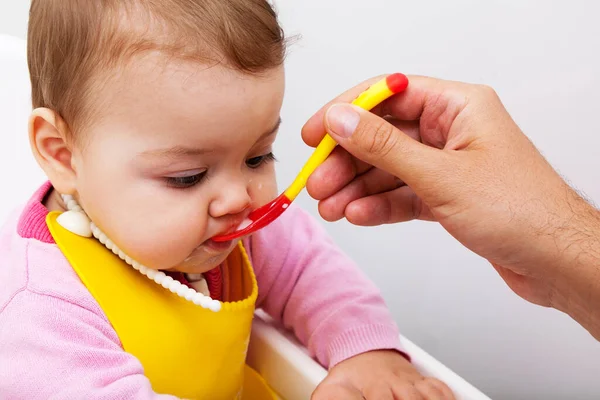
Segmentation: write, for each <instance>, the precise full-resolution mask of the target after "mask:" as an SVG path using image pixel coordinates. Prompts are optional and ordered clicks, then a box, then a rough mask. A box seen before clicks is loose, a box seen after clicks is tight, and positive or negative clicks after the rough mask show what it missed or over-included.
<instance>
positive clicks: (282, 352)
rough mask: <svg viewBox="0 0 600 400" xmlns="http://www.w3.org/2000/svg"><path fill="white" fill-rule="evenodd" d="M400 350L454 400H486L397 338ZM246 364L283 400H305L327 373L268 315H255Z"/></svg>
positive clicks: (411, 345) (406, 340) (453, 375)
mask: <svg viewBox="0 0 600 400" xmlns="http://www.w3.org/2000/svg"><path fill="white" fill-rule="evenodd" d="M400 339H401V340H402V344H403V346H404V349H405V350H406V352H407V353H408V354H410V356H411V359H412V362H413V364H414V365H415V367H416V368H417V369H418V370H419V372H421V373H422V374H423V375H426V376H432V377H435V378H438V379H439V380H441V381H443V382H445V383H446V384H447V385H448V386H449V387H450V389H452V391H453V392H454V396H455V397H456V399H457V400H490V398H489V397H487V396H486V395H485V394H483V393H482V392H480V391H479V390H478V389H476V388H475V387H473V386H472V385H471V384H469V383H468V382H467V381H465V380H464V379H463V378H461V377H460V376H458V375H457V374H456V373H454V372H453V371H451V370H450V369H449V368H447V367H446V366H444V365H443V364H442V363H440V362H439V361H438V360H436V359H435V358H433V357H432V356H431V355H429V354H427V353H426V352H425V351H423V350H422V349H421V348H420V347H418V346H417V345H415V344H414V343H413V342H411V341H410V340H408V339H406V338H405V337H403V336H400ZM248 364H249V365H250V366H251V367H253V368H254V369H255V370H256V371H258V372H259V373H260V374H261V375H262V377H263V378H264V379H265V380H266V381H267V382H268V383H269V385H270V386H271V388H273V390H275V391H276V392H277V393H278V394H279V396H280V397H281V398H282V399H283V400H308V399H310V396H311V394H312V392H313V391H314V389H315V388H316V387H317V385H318V384H319V383H320V382H321V381H322V380H323V379H324V378H325V376H326V375H327V371H326V370H325V369H324V368H323V367H322V366H321V365H320V364H319V363H317V362H316V361H315V360H313V359H312V358H311V357H310V355H309V354H308V351H307V350H306V349H305V348H304V347H303V346H302V345H300V344H299V343H298V341H297V340H296V339H295V338H294V337H293V335H292V334H291V333H290V332H288V331H286V330H285V329H283V328H281V327H280V326H278V325H277V324H276V323H275V322H274V321H273V320H272V319H271V318H270V317H269V316H268V315H266V314H265V313H264V312H262V311H260V310H259V311H257V313H256V318H255V319H254V324H253V327H252V338H251V340H250V349H249V351H248Z"/></svg>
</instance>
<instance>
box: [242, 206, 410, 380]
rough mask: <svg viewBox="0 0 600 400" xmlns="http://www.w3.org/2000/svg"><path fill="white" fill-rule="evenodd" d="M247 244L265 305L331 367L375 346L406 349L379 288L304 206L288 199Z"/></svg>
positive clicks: (269, 312) (265, 307)
mask: <svg viewBox="0 0 600 400" xmlns="http://www.w3.org/2000/svg"><path fill="white" fill-rule="evenodd" d="M248 246H249V247H250V250H249V251H250V253H251V255H250V256H251V258H252V262H253V264H254V268H255V270H256V274H257V279H258V285H259V300H258V301H259V304H258V305H259V307H261V308H263V309H264V310H265V311H266V312H267V313H268V314H269V315H271V316H272V317H273V318H275V319H276V320H278V321H280V322H282V323H283V324H284V326H285V327H286V328H288V329H292V330H293V331H294V333H295V334H296V336H297V337H298V339H299V340H300V341H301V342H302V343H303V344H304V345H306V346H307V347H308V349H309V351H310V352H311V354H312V355H313V356H316V358H317V359H318V360H319V362H320V363H321V364H323V365H325V366H328V367H329V368H331V367H333V366H334V365H336V364H337V363H339V362H341V361H343V360H345V359H347V358H350V357H352V356H355V355H358V354H360V353H364V352H367V351H371V350H383V349H394V350H398V351H401V349H400V340H399V333H398V330H397V327H396V325H395V323H394V321H393V319H392V317H391V315H390V313H389V311H388V309H387V307H386V305H385V303H384V301H383V299H382V297H381V295H380V293H379V290H378V289H377V288H376V287H375V286H374V285H373V283H372V282H371V281H369V280H368V279H367V278H366V277H365V276H364V275H363V274H362V273H361V271H360V270H359V269H358V267H357V266H356V265H355V264H354V263H353V262H352V260H350V259H349V258H348V257H347V256H346V255H345V254H344V253H343V252H342V251H341V250H340V249H339V248H338V247H337V246H336V245H335V244H334V243H333V241H332V240H331V238H330V237H329V236H328V235H327V234H326V233H325V231H324V230H323V228H322V227H320V226H319V225H318V223H317V222H316V221H315V220H314V219H313V218H312V217H311V216H310V215H308V214H307V213H306V212H305V211H303V210H301V209H300V208H298V207H294V206H292V207H290V209H289V210H287V211H286V212H285V213H284V214H283V215H282V216H281V217H280V218H279V219H278V220H277V221H275V222H273V223H272V224H271V225H270V226H268V227H267V228H265V229H263V230H262V231H259V232H258V233H256V234H254V235H253V236H252V237H251V238H250V239H249V243H248Z"/></svg>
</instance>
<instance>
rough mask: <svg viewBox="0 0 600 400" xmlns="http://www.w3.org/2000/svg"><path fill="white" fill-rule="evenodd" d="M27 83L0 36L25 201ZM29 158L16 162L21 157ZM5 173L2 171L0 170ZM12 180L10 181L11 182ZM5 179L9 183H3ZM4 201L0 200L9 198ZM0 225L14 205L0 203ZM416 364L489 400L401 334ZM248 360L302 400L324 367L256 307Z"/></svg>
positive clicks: (9, 144) (1, 78)
mask: <svg viewBox="0 0 600 400" xmlns="http://www.w3.org/2000/svg"><path fill="white" fill-rule="evenodd" d="M29 90H30V84H29V77H28V71H27V62H26V52H25V42H24V41H23V40H21V39H18V38H14V37H11V36H7V35H0V121H2V128H1V129H2V131H0V132H1V135H2V136H1V137H2V142H3V145H2V146H0V169H1V170H2V171H19V173H18V177H16V178H13V177H12V176H10V177H5V176H3V177H2V180H3V183H5V184H6V183H8V184H7V187H11V188H14V193H13V194H15V196H16V197H17V198H20V199H25V198H28V196H29V195H30V194H31V193H33V191H34V190H35V189H36V186H35V185H37V184H38V183H40V182H42V180H43V174H42V173H41V171H38V169H37V168H33V167H32V168H30V169H27V168H25V169H23V167H22V166H21V165H24V164H33V161H29V160H31V156H30V151H29V145H28V143H27V116H28V114H29V112H30V110H31V104H30V93H29ZM22 159H25V160H28V161H26V162H23V163H21V165H17V163H19V162H20V160H22ZM3 175H4V174H3ZM11 179H12V180H13V181H12V182H11V181H10V180H11ZM7 181H8V182H7ZM12 200H16V199H8V200H2V201H12ZM0 205H1V207H0V223H1V222H3V221H4V218H5V217H6V215H7V213H8V211H10V209H11V208H12V207H14V206H17V204H16V203H15V204H0ZM401 340H402V343H403V345H404V348H405V350H406V352H407V353H408V354H410V356H411V358H412V360H413V364H414V365H415V367H416V368H417V369H418V370H419V371H420V372H421V373H422V374H424V375H426V376H432V377H436V378H438V379H440V380H441V381H443V382H445V383H446V384H447V385H448V386H449V387H450V388H451V389H452V391H453V392H454V395H455V396H456V398H457V400H490V399H489V398H488V397H487V396H486V395H484V394H483V393H481V392H480V391H479V390H477V389H476V388H475V387H473V386H472V385H470V384H469V383H468V382H466V381H465V380H464V379H462V378H461V377H460V376H458V375H457V374H455V373H454V372H452V371H451V370H450V369H448V368H446V367H445V366H444V365H442V364H441V363H440V362H439V361H437V360H436V359H435V358H433V357H432V356H430V355H429V354H427V353H426V352H425V351H423V350H422V349H420V348H419V347H418V346H416V345H415V344H414V343H412V342H411V341H410V340H408V339H406V338H405V337H401ZM248 363H249V364H250V365H251V366H252V367H254V369H256V370H257V371H258V372H259V373H260V374H261V375H262V376H263V377H264V378H265V380H266V381H267V382H268V383H269V384H270V386H271V387H272V388H273V389H274V390H275V391H276V392H277V393H278V394H279V395H280V396H281V398H282V399H285V400H307V399H310V396H311V393H312V392H313V390H314V389H315V387H316V386H317V385H318V384H319V383H320V382H321V381H322V380H323V378H324V377H325V376H326V374H327V371H326V370H325V369H324V368H323V367H321V366H320V365H319V364H318V363H317V362H316V361H314V360H313V359H312V358H311V357H310V356H309V354H308V352H307V351H306V349H304V348H303V347H302V346H301V345H300V344H299V343H298V342H297V341H296V340H295V338H294V337H293V335H291V334H290V333H289V332H286V331H285V330H284V329H282V328H280V327H278V326H277V325H276V324H275V323H273V321H272V320H271V319H270V318H269V317H268V316H267V315H266V314H264V313H262V312H261V311H258V312H257V313H256V319H255V321H254V326H253V329H252V339H251V341H250V349H249V353H248Z"/></svg>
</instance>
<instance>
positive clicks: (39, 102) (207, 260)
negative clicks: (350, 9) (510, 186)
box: [0, 0, 452, 400]
mask: <svg viewBox="0 0 600 400" xmlns="http://www.w3.org/2000/svg"><path fill="white" fill-rule="evenodd" d="M284 55H285V38H284V36H283V33H282V30H281V28H280V26H279V25H278V21H277V18H276V14H275V12H274V11H273V9H272V8H271V6H270V5H269V4H268V3H267V1H265V0H161V1H147V0H95V1H90V0H33V2H32V5H31V12H30V22H29V35H28V58H29V68H30V74H31V82H32V96H33V106H34V111H33V113H32V115H31V119H30V123H29V139H30V143H31V148H32V151H33V154H34V156H35V158H36V160H37V162H38V163H39V165H40V166H41V167H42V169H43V170H44V171H45V173H46V175H47V177H48V180H49V182H48V183H46V184H44V185H42V186H41V188H40V189H39V190H38V191H37V192H36V193H35V194H34V195H33V197H32V198H31V199H30V201H29V202H28V203H27V205H26V206H25V207H24V208H23V209H21V210H20V211H19V212H18V213H17V214H15V215H14V216H13V217H12V218H10V219H9V221H8V223H7V224H6V225H5V227H4V229H3V230H2V232H1V234H0V281H1V282H2V284H1V285H0V360H2V362H0V394H1V396H0V397H2V398H7V399H25V398H26V399H48V398H55V399H130V398H135V399H155V398H156V399H159V398H160V399H163V398H164V399H167V398H178V397H185V398H189V397H193V398H202V399H232V398H239V397H240V396H241V395H240V393H241V390H242V381H243V379H242V378H240V377H241V376H243V375H244V371H243V368H244V367H243V364H244V357H245V350H246V347H247V340H248V336H249V327H250V322H251V319H252V314H253V311H254V309H255V307H257V308H262V309H263V310H265V311H266V312H267V313H268V314H270V315H271V316H272V317H273V318H275V319H276V320H278V321H281V322H282V323H283V325H284V326H285V327H287V328H289V329H291V330H293V332H294V333H295V335H296V336H297V337H298V339H299V340H300V341H301V342H302V343H303V344H304V345H306V346H307V347H308V349H309V350H310V352H311V354H312V355H313V356H314V357H315V358H316V359H317V360H318V361H319V362H320V363H321V364H323V365H324V366H326V367H328V368H329V374H328V376H327V378H326V379H325V380H324V381H323V382H322V384H321V385H320V386H319V388H318V389H317V390H316V392H315V394H314V399H316V400H318V399H332V398H343V399H363V398H366V399H393V398H394V399H451V398H452V394H451V393H450V390H449V389H448V387H447V386H446V385H444V384H443V383H441V382H439V381H437V380H435V379H430V378H424V377H422V376H420V375H419V373H418V372H417V371H416V370H415V369H414V368H413V366H412V365H411V364H410V361H409V359H408V356H406V355H405V354H404V353H403V352H402V349H401V347H400V343H399V338H398V332H397V328H396V326H395V324H394V322H393V321H392V319H391V317H390V314H389V312H388V310H387V309H386V307H385V305H384V302H383V300H382V298H381V297H380V295H379V293H378V291H377V289H376V288H375V287H374V286H373V285H372V284H371V283H370V282H369V281H368V280H367V279H366V278H365V277H364V276H363V275H362V274H361V273H360V272H359V271H358V269H357V268H356V266H355V265H354V264H353V263H352V261H351V260H349V259H348V258H347V257H346V256H345V255H344V254H343V253H342V252H341V251H340V250H339V249H338V248H337V247H336V246H335V245H334V244H333V242H332V241H331V239H330V238H329V237H327V235H326V234H325V233H324V231H323V230H322V229H321V228H320V227H319V225H318V224H317V223H316V222H315V221H313V219H312V218H311V217H309V216H308V214H306V213H305V212H303V211H302V210H300V209H299V208H297V207H294V206H292V207H290V209H289V210H288V211H286V212H285V213H284V214H283V216H282V217H281V218H280V219H279V220H277V221H276V222H274V223H273V224H271V225H270V226H268V227H266V228H264V229H263V230H262V231H260V232H258V233H256V234H254V235H252V236H251V237H246V238H244V239H243V240H242V241H241V242H238V241H233V242H227V243H217V242H215V241H212V240H211V237H214V236H215V235H218V234H224V233H228V232H231V231H233V230H235V229H236V227H238V226H239V225H240V223H241V222H242V221H243V220H244V218H245V217H246V216H247V215H248V214H249V212H250V211H251V210H253V209H255V208H257V207H259V206H261V205H263V204H265V203H267V202H268V201H270V200H272V199H273V198H274V197H275V196H276V195H277V186H276V182H275V171H274V156H273V153H272V146H273V142H274V141H275V138H276V136H277V134H278V131H279V127H280V123H281V119H280V117H279V113H280V108H281V105H282V100H283V94H284V68H283V62H284ZM68 209H70V210H71V211H70V216H71V217H72V216H75V217H76V218H75V219H77V218H79V222H81V221H82V220H83V221H84V222H85V221H87V218H89V220H91V221H92V222H93V224H92V225H91V228H90V229H91V230H92V231H93V234H94V235H95V236H96V238H98V240H97V239H95V238H84V237H81V236H77V235H74V234H73V233H71V232H69V231H68V229H70V230H71V231H73V230H75V231H76V229H73V226H68V225H69V224H70V222H68V221H67V222H65V221H66V218H63V221H62V222H61V217H58V218H57V217H56V215H57V213H52V212H53V211H57V212H59V213H61V212H65V211H67V210H68ZM49 213H50V214H49ZM65 215H66V214H65ZM71 222H73V221H71ZM75 222H77V221H75ZM61 224H62V225H63V226H64V227H63V226H61ZM84 225H85V224H84ZM65 228H66V229H65ZM84 230H85V229H84ZM76 233H78V232H76ZM79 233H80V235H83V236H89V235H88V234H87V233H86V232H83V233H81V232H79ZM104 245H105V246H104ZM106 247H108V249H111V250H113V252H114V253H115V254H117V255H118V256H119V257H120V258H119V257H117V256H114V255H113V254H112V253H111V252H110V250H108V249H107V248H106ZM80 253H81V254H83V256H82V255H81V254H80ZM82 257H84V258H82ZM82 261H83V262H82ZM128 264H129V265H128ZM160 271H162V272H160ZM143 275H146V276H143ZM148 278H150V279H148ZM169 289H170V290H169ZM248 373H249V372H246V374H248ZM190 376H191V377H192V378H191V379H190ZM183 378H185V379H183ZM244 379H246V380H247V379H249V378H248V377H247V376H246V377H245V378H244ZM167 388H168V389H167ZM159 393H160V394H159ZM190 393H191V394H190ZM244 396H246V398H247V395H244Z"/></svg>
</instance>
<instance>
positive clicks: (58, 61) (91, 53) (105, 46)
mask: <svg viewBox="0 0 600 400" xmlns="http://www.w3.org/2000/svg"><path fill="white" fill-rule="evenodd" d="M285 47H286V46H285V37H284V34H283V31H282V29H281V27H280V25H279V23H278V21H277V15H276V13H275V11H274V10H273V8H272V7H271V5H270V4H269V3H268V2H267V0H33V1H32V3H31V9H30V17H29V32H28V49H27V55H28V62H29V72H30V75H31V86H32V102H33V107H34V108H37V107H47V108H51V109H53V110H55V111H56V112H58V113H59V115H60V116H61V117H62V119H63V120H64V121H65V122H66V123H67V125H68V126H69V128H70V129H69V130H70V131H72V132H77V131H78V129H79V128H80V127H82V126H83V125H84V124H86V123H90V122H92V116H93V113H92V112H91V111H92V108H93V107H94V99H95V97H96V96H97V95H98V92H99V89H101V88H102V86H103V85H104V82H105V78H106V76H107V73H109V72H110V71H114V69H115V67H116V66H118V65H121V64H120V63H123V62H127V61H130V60H131V59H132V58H133V56H134V55H136V54H140V53H144V52H149V51H160V52H164V53H165V54H166V55H168V56H169V57H175V58H180V59H189V60H195V61H198V62H201V63H207V64H217V63H220V64H222V65H225V66H226V67H229V68H232V69H235V70H238V71H241V72H243V73H248V74H260V73H261V72H264V71H267V70H269V69H271V68H274V67H277V66H280V65H281V64H282V63H283V60H284V56H285Z"/></svg>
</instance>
